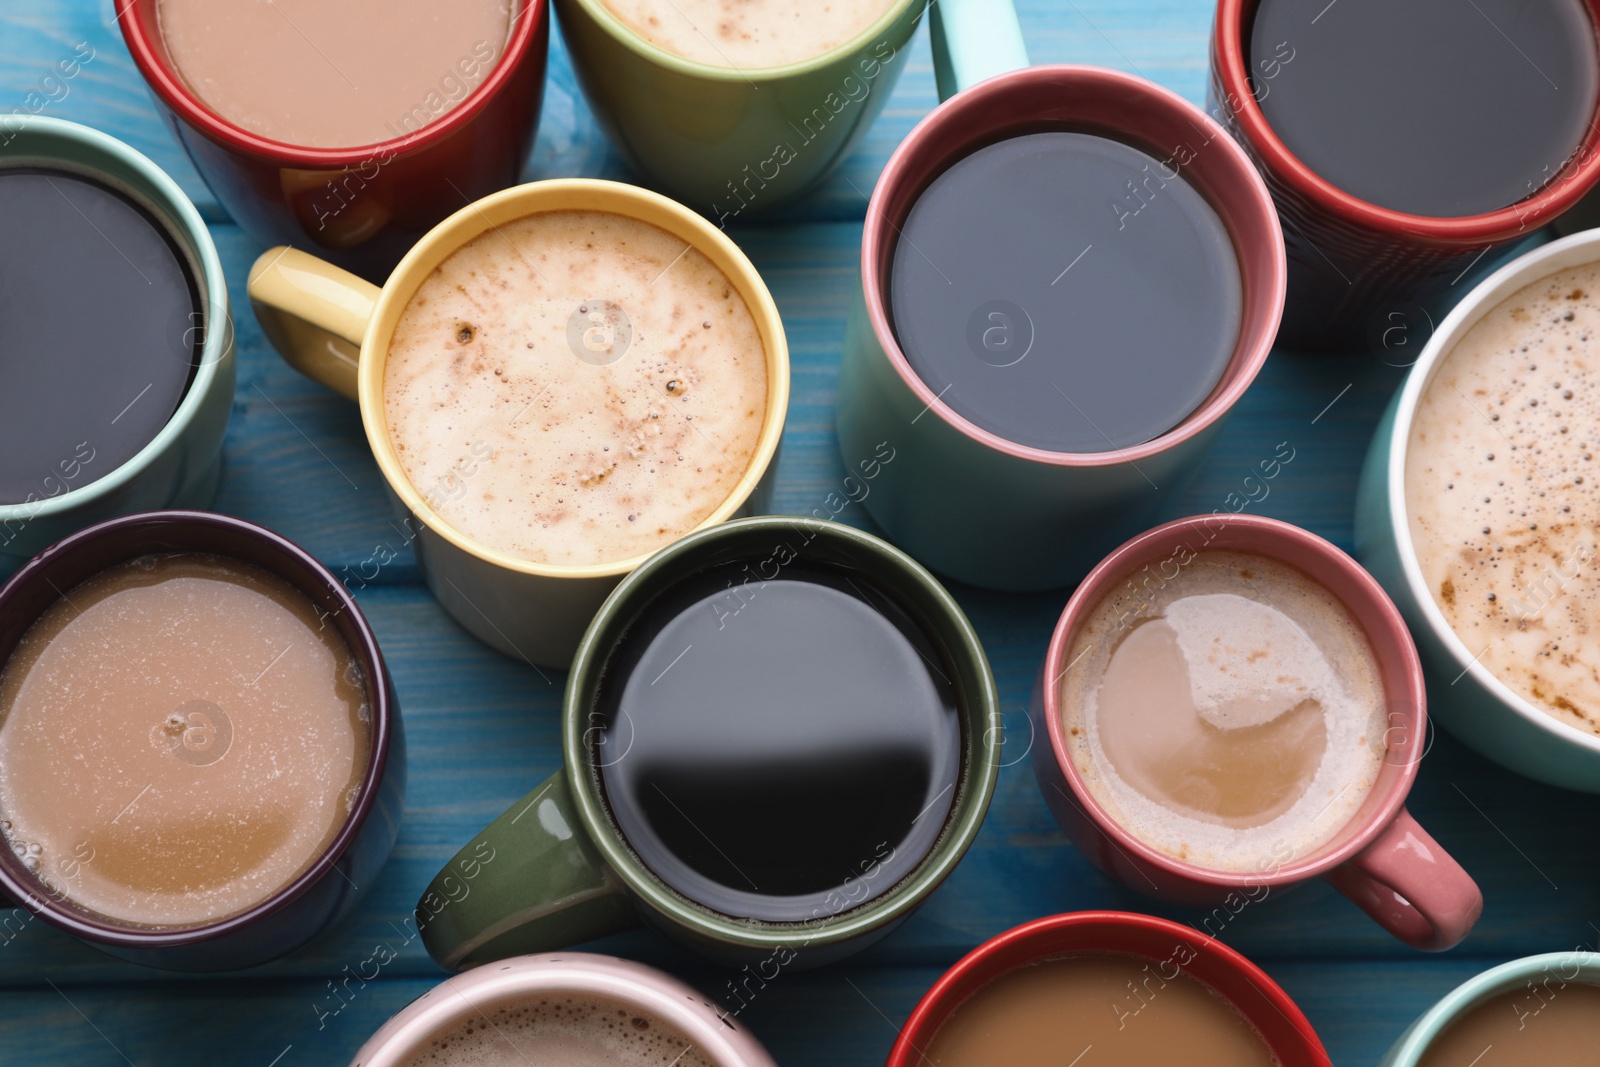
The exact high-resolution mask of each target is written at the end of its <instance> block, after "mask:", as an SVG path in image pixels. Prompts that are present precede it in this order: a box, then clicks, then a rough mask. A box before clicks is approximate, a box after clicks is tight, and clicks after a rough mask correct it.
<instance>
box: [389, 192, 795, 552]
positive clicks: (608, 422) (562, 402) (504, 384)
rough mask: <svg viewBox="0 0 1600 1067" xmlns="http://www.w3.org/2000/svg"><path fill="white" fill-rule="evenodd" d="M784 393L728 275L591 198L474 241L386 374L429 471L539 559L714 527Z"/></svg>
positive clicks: (433, 286)
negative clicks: (707, 524) (588, 203)
mask: <svg viewBox="0 0 1600 1067" xmlns="http://www.w3.org/2000/svg"><path fill="white" fill-rule="evenodd" d="M766 393H767V363H766V357H765V354H764V348H763V345H762V340H761V335H760V333H759V331H758V330H757V328H756V322H755V318H754V317H753V316H752V315H751V313H750V309H749V308H748V307H747V306H746V305H745V302H744V300H743V298H742V297H741V296H740V295H739V293H738V291H737V290H736V289H735V288H734V285H733V283H732V282H730V281H729V280H728V278H727V276H725V275H724V274H723V273H722V271H721V270H719V269H718V268H717V266H716V265H715V264H714V263H712V262H711V261H710V260H709V259H707V258H706V256H705V255H703V254H702V253H701V252H700V251H699V250H698V249H695V248H692V247H688V246H686V244H685V242H684V241H683V240H681V239H680V238H678V237H675V236H673V235H672V234H669V233H667V232H666V231H665V230H663V229H660V228H659V227H656V226H654V225H651V224H650V223H647V222H642V221H640V220H637V219H632V218H627V217H625V216H622V215H614V214H609V213H604V212H591V211H551V212H545V213H542V214H536V215H529V216H527V217H526V218H522V219H518V220H516V221H515V222H511V223H508V224H506V225H503V226H499V227H496V228H494V229H491V230H489V231H487V232H485V233H483V234H482V235H480V236H478V237H476V238H474V239H473V240H472V241H470V242H468V243H467V244H465V245H463V246H462V247H461V248H460V249H458V250H457V251H456V252H455V253H454V254H452V255H451V256H450V257H449V258H448V259H446V260H445V261H444V262H443V263H441V264H440V265H439V267H438V268H437V269H435V270H434V272H433V274H432V275H430V276H429V277H428V279H427V280H426V281H424V282H423V284H422V285H421V286H420V287H418V289H417V291H416V293H415V294H414V295H413V296H412V298H411V302H410V303H409V304H408V305H407V307H406V309H405V311H404V312H403V313H402V314H401V316H400V319H399V321H398V323H397V324H396V326H395V330H394V337H393V339H392V341H391V342H390V347H389V359H388V365H387V367H386V368H385V371H384V412H385V415H386V417H387V419H388V430H389V437H390V439H391V440H392V441H393V442H394V445H395V449H396V451H397V453H398V455H399V458H400V464H401V466H402V467H403V468H404V469H405V473H406V477H407V478H409V479H410V481H411V484H412V485H413V486H415V487H416V489H417V490H418V492H420V493H421V494H422V496H423V497H424V499H426V500H427V501H428V503H429V505H430V506H431V507H433V509H434V510H435V511H437V512H438V513H439V515H440V516H441V517H443V519H444V520H445V521H446V522H448V523H449V524H450V525H451V526H452V527H454V528H455V529H457V530H458V531H460V532H461V533H463V534H465V535H466V536H468V537H470V538H471V539H473V540H474V541H477V542H478V543H480V544H483V545H486V546H487V547H489V548H491V549H494V550H496V551H499V552H503V553H505V554H507V555H510V556H515V557H517V558H518V559H523V560H527V561H529V562H533V563H553V564H602V563H616V562H620V561H622V560H626V559H632V558H633V557H635V556H640V555H644V554H647V553H649V552H653V551H655V550H656V549H658V548H660V547H662V546H663V545H666V544H668V543H669V542H671V541H674V540H676V539H677V538H679V537H681V536H683V535H684V534H686V533H688V532H689V531H690V530H693V529H694V528H695V527H696V526H699V525H700V524H701V523H702V522H704V521H705V520H706V518H707V517H708V516H710V515H711V513H712V512H713V511H715V510H716V508H717V507H718V506H719V505H720V504H722V502H723V501H724V500H726V499H727V498H728V497H729V495H731V494H732V493H733V491H734V489H735V487H736V486H737V485H738V483H739V480H740V478H741V477H742V476H743V475H744V473H745V471H746V470H747V469H748V468H749V467H750V463H751V460H752V457H753V456H754V455H755V451H756V445H757V442H758V440H759V438H760V435H761V427H762V423H763V421H764V420H765V418H766Z"/></svg>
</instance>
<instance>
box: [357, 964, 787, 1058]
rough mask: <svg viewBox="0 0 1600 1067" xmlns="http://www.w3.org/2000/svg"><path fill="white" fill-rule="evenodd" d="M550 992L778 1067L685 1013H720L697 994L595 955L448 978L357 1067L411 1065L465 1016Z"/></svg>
mask: <svg viewBox="0 0 1600 1067" xmlns="http://www.w3.org/2000/svg"><path fill="white" fill-rule="evenodd" d="M508 971H509V972H510V973H509V974H508V973H506V972H508ZM446 991H448V992H450V993H453V994H455V997H456V998H457V999H456V1002H455V1003H452V1002H451V1001H449V1000H447V999H446V998H445V997H443V996H440V997H438V998H437V999H435V997H434V994H436V993H444V992H446ZM552 992H560V993H573V994H576V995H578V996H592V997H594V998H595V999H597V1000H602V999H603V1000H609V1001H613V1002H620V1003H623V1004H626V1005H628V1006H630V1007H633V1008H636V1009H638V1010H640V1011H643V1012H647V1013H649V1014H651V1015H654V1016H656V1017H657V1018H658V1019H660V1020H662V1021H663V1022H666V1023H668V1024H670V1025H672V1026H674V1027H676V1028H677V1029H678V1030H679V1032H680V1033H684V1036H686V1037H688V1038H690V1039H691V1040H692V1041H694V1044H695V1045H696V1046H697V1047H698V1048H700V1050H701V1051H702V1052H707V1053H710V1054H711V1058H712V1059H714V1060H715V1061H716V1062H717V1063H718V1064H719V1065H720V1067H773V1063H772V1061H771V1059H770V1058H769V1057H767V1056H766V1054H765V1051H764V1050H763V1049H761V1046H760V1044H759V1043H758V1042H757V1041H756V1039H755V1038H754V1036H753V1035H752V1034H751V1033H750V1032H749V1031H748V1030H741V1029H740V1028H739V1027H738V1026H737V1025H736V1024H735V1023H734V1022H733V1021H726V1022H724V1020H718V1021H717V1022H716V1023H715V1024H713V1023H712V1022H710V1021H709V1020H708V1019H707V1018H706V1017H705V1016H704V1015H703V1014H702V1013H700V1012H699V1011H696V1010H695V1009H694V1008H692V1007H690V1008H686V1007H685V1006H684V1001H688V1002H689V1003H690V1004H699V1005H700V1006H702V1007H704V1008H708V1009H712V1010H715V1009H714V1008H713V1005H712V1004H711V1002H710V1001H709V1000H707V999H706V998H705V997H704V996H703V995H702V994H700V993H699V992H698V991H697V990H695V989H694V988H693V987H692V986H690V985H688V984H686V983H684V982H682V981H680V980H679V979H677V978H675V977H673V976H672V975H669V974H666V973H665V972H663V971H658V970H656V969H655V968H654V967H650V966H647V965H646V964H643V963H636V962H634V961H632V960H624V959H619V958H617V957H615V956H603V955H598V954H595V953H590V952H552V953H544V954H540V955H530V956H512V957H510V958H509V959H505V960H499V961H496V962H493V963H486V964H483V965H481V966H478V967H474V968H472V969H471V970H469V971H464V972H462V973H461V974H457V975H453V976H451V977H449V978H446V979H445V980H444V981H442V982H440V983H439V984H438V985H435V986H433V987H431V988H430V989H429V990H428V991H427V992H425V993H423V994H422V995H421V996H419V997H417V998H416V999H415V1000H413V1001H412V1002H411V1003H409V1004H407V1005H406V1006H405V1007H403V1008H401V1009H400V1010H399V1011H397V1012H395V1013H394V1014H393V1015H391V1016H390V1017H389V1019H388V1021H387V1022H385V1023H384V1024H383V1026H381V1027H380V1028H379V1029H378V1030H377V1031H376V1032H375V1033H373V1034H372V1036H371V1037H369V1038H368V1039H367V1040H366V1042H365V1043H364V1044H363V1045H362V1046H361V1048H360V1049H359V1050H358V1051H357V1052H356V1054H355V1056H354V1057H353V1058H352V1060H351V1064H352V1067H400V1065H402V1064H406V1063H410V1062H411V1057H412V1056H414V1055H415V1053H416V1051H417V1048H418V1046H420V1045H421V1044H422V1042H424V1041H426V1040H427V1039H429V1038H430V1037H432V1036H434V1035H435V1034H437V1033H439V1032H440V1031H441V1030H444V1029H446V1028H448V1027H450V1026H452V1025H455V1024H456V1023H457V1022H458V1021H459V1020H460V1019H461V1018H462V1016H463V1015H464V1014H465V1013H466V1012H467V1011H473V1010H477V1011H480V1012H481V1010H482V1007H483V1006H485V1005H488V1004H491V1003H498V1002H500V1001H502V1000H507V999H511V998H517V997H524V996H537V995H539V994H541V993H552ZM469 994H470V999H469ZM758 1053H759V1054H758Z"/></svg>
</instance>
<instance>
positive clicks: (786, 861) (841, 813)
mask: <svg viewBox="0 0 1600 1067" xmlns="http://www.w3.org/2000/svg"><path fill="white" fill-rule="evenodd" d="M751 578H752V574H751V573H750V572H749V571H748V570H743V569H738V570H736V569H734V568H733V567H728V568H723V569H717V570H712V571H709V572H707V573H705V574H702V575H700V576H698V577H696V578H694V579H691V580H689V581H687V582H685V583H684V584H683V585H681V586H680V587H678V588H676V589H674V590H673V591H671V592H669V593H668V594H667V595H666V596H664V597H663V598H662V599H661V600H659V601H657V602H656V603H655V604H654V605H652V606H651V607H650V608H649V609H648V610H647V612H646V613H645V615H644V617H643V618H641V619H640V620H638V621H637V622H636V623H635V624H634V626H633V627H632V628H631V629H630V631H629V632H628V634H627V635H626V637H625V638H624V639H623V641H622V642H621V644H620V645H619V647H618V649H617V650H616V652H615V653H614V654H613V658H612V660H611V662H610V663H609V664H608V665H607V668H606V675H605V679H604V681H603V683H602V686H601V690H600V694H599V697H598V700H597V704H596V708H595V716H596V720H597V726H598V727H599V728H598V729H596V730H593V731H591V736H590V740H591V743H592V745H593V748H592V755H593V758H594V760H595V762H596V764H597V765H598V766H599V767H600V780H601V786H602V788H603V790H604V793H605V798H606V804H607V806H608V807H609V808H610V810H611V814H612V817H613V818H614V819H615V821H616V824H617V827H618V829H619V830H621V832H622V835H623V836H624V837H625V838H626V839H627V840H628V843H629V844H630V845H631V846H632V848H633V849H634V851H635V852H636V853H637V854H638V856H639V857H640V859H642V860H643V861H644V864H645V866H647V867H649V868H650V869H651V870H652V871H654V872H655V873H656V874H657V875H658V876H659V877H660V878H661V879H662V880H663V881H664V882H666V883H667V884H668V885H670V886H672V887H673V888H674V889H676V890H678V891H679V892H680V893H682V894H683V895H684V896H686V897H688V898H690V899H691V900H694V901H697V902H698V903H700V904H702V905H704V906H706V907H708V908H711V909H713V910H715V911H719V912H722V913H724V914H727V915H732V916H735V917H738V918H750V919H764V920H769V921H792V920H801V919H808V918H813V917H818V918H821V917H827V916H831V915H834V914H837V913H839V912H841V911H844V910H848V909H849V908H851V907H854V906H855V905H857V904H860V903H861V902H863V901H866V900H870V899H872V898H874V897H877V896H880V895H882V894H883V893H884V892H886V891H887V890H889V889H890V888H891V887H893V886H894V884H895V883H896V882H898V881H900V880H901V879H902V878H904V877H905V876H906V875H907V874H909V873H910V872H911V871H912V869H913V868H915V867H916V866H917V864H918V863H919V862H921V860H922V859H923V858H924V857H925V856H926V855H927V853H928V851H929V850H930V849H931V848H932V846H933V844H934V841H935V840H936V839H937V838H938V836H939V833H940V831H941V830H942V828H943V826H944V821H945V816H946V815H947V814H948V813H949V811H950V808H951V804H952V802H953V800H954V796H955V787H956V779H957V777H958V775H959V773H960V766H961V722H960V715H959V712H958V710H957V698H956V693H955V689H954V686H953V684H952V682H951V681H950V679H952V678H953V677H954V675H953V672H952V671H951V669H950V668H949V667H948V666H946V662H945V660H944V658H943V656H942V655H941V654H940V652H939V649H938V647H937V646H936V645H935V644H934V643H933V642H932V641H931V640H930V639H929V638H928V637H927V635H926V634H925V633H924V632H923V631H922V630H921V628H920V627H919V626H918V625H917V624H916V623H915V622H914V621H913V620H912V619H911V618H910V617H909V616H908V615H907V614H906V613H905V612H904V611H903V610H901V608H899V607H898V606H897V605H896V604H895V603H894V602H893V601H892V600H890V599H889V597H887V596H886V595H885V594H884V593H883V592H881V591H880V590H878V589H877V588H875V587H874V586H872V585H870V584H869V583H868V582H867V581H866V579H864V578H862V577H861V576H860V575H859V574H853V573H849V572H846V571H842V570H837V571H836V570H832V569H825V568H823V567H820V566H817V565H812V564H809V563H806V562H804V561H795V562H790V563H788V565H787V566H784V567H783V568H782V569H781V572H780V573H779V576H778V577H777V578H775V579H773V580H770V581H761V580H759V579H757V580H749V579H751Z"/></svg>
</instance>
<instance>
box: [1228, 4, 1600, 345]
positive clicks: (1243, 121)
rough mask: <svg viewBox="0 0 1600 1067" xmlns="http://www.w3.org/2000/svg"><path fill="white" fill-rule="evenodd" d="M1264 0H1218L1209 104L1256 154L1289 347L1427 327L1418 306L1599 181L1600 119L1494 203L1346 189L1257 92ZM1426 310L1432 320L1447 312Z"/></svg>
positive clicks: (1363, 341)
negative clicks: (1423, 204)
mask: <svg viewBox="0 0 1600 1067" xmlns="http://www.w3.org/2000/svg"><path fill="white" fill-rule="evenodd" d="M1259 3H1260V0H1218V3H1217V19H1216V23H1215V25H1214V26H1213V28H1212V34H1211V84H1210V88H1209V92H1208V94H1207V101H1206V105H1207V110H1208V111H1209V112H1210V114H1211V117H1212V118H1214V119H1216V120H1217V121H1218V122H1220V123H1222V124H1223V125H1224V126H1226V127H1227V128H1228V132H1230V133H1232V134H1233V135H1234V137H1235V138H1236V139H1237V140H1238V142H1239V143H1240V144H1241V145H1242V146H1244V150H1245V151H1246V152H1247V153H1248V154H1249V155H1250V157H1251V158H1252V159H1253V160H1254V161H1255V164H1256V167H1257V169H1259V170H1260V171H1261V176H1262V177H1263V178H1265V179H1266V183H1267V187H1268V188H1269V189H1271V190H1272V199H1273V201H1274V202H1275V203H1276V204H1277V206H1278V215H1279V217H1280V218H1281V219H1282V221H1283V237H1284V243H1285V244H1286V246H1287V251H1288V257H1289V298H1288V303H1287V304H1286V305H1285V308H1284V313H1283V324H1282V326H1281V327H1280V329H1279V331H1278V340H1279V342H1280V343H1281V344H1282V345H1283V346H1284V347H1285V348H1289V349H1293V350H1303V351H1328V350H1340V351H1351V350H1355V349H1357V348H1359V349H1361V350H1366V349H1367V348H1369V347H1381V346H1382V345H1384V344H1385V343H1386V341H1387V340H1388V339H1387V337H1386V335H1385V333H1384V331H1385V329H1389V328H1393V324H1398V326H1399V328H1401V329H1405V328H1407V327H1412V328H1423V327H1425V328H1426V329H1427V330H1428V332H1430V333H1431V331H1432V327H1431V324H1424V323H1421V322H1416V321H1411V320H1412V317H1413V316H1414V315H1415V313H1416V312H1415V309H1418V308H1421V309H1424V310H1426V309H1427V308H1429V307H1430V306H1431V307H1433V308H1434V309H1435V311H1441V312H1442V311H1448V308H1447V307H1442V306H1441V304H1442V301H1441V299H1440V298H1441V296H1442V295H1443V294H1445V293H1447V292H1448V291H1449V290H1450V289H1451V288H1452V282H1453V280H1454V279H1456V278H1459V277H1460V276H1461V275H1462V274H1463V273H1465V272H1466V271H1468V270H1470V269H1472V267H1473V266H1474V265H1475V264H1476V263H1477V262H1478V260H1479V257H1486V255H1487V254H1488V253H1491V252H1492V251H1493V250H1494V249H1495V248H1497V247H1502V246H1507V245H1509V244H1510V243H1511V242H1513V241H1515V240H1517V239H1519V238H1524V237H1528V236H1530V235H1531V234H1533V232H1534V231H1535V230H1537V229H1539V228H1540V227H1542V226H1544V225H1546V224H1547V223H1550V222H1553V221H1555V220H1556V219H1557V218H1558V217H1560V216H1561V215H1562V214H1563V213H1564V212H1566V211H1567V210H1568V209H1569V208H1571V207H1572V206H1573V205H1574V204H1576V203H1577V202H1578V201H1579V200H1580V199H1582V197H1583V195H1584V194H1585V193H1587V192H1588V191H1589V190H1590V189H1591V188H1593V187H1594V186H1595V184H1596V182H1600V122H1593V121H1592V122H1590V124H1589V128H1588V131H1587V133H1586V134H1585V136H1584V141H1583V143H1582V144H1581V145H1579V146H1578V148H1577V150H1576V151H1574V152H1573V153H1572V154H1571V155H1570V156H1568V157H1567V160H1566V162H1565V164H1564V165H1563V166H1562V168H1561V170H1560V171H1558V172H1557V173H1556V175H1555V177H1553V178H1552V179H1550V181H1549V182H1547V183H1546V184H1545V186H1544V187H1543V188H1542V189H1540V190H1539V191H1538V192H1536V193H1535V194H1533V195H1532V196H1530V197H1527V198H1526V199H1524V200H1521V201H1518V202H1517V203H1515V204H1512V205H1510V206H1508V207H1504V208H1501V209H1499V210H1498V211H1490V212H1487V213H1485V214H1481V215H1469V216H1461V217H1456V218H1432V217H1428V216H1424V215H1411V214H1407V213H1405V212H1401V211H1391V210H1390V209H1388V208H1384V207H1379V206H1378V205H1376V204H1373V203H1369V202H1368V201H1365V200H1362V199H1360V198H1358V197H1355V196H1352V195H1350V194H1349V193H1347V192H1344V191H1343V190H1342V189H1339V188H1338V187H1337V186H1335V185H1333V184H1332V183H1331V182H1329V181H1327V180H1326V179H1325V178H1323V177H1321V176H1320V175H1318V174H1317V173H1316V172H1315V171H1313V170H1312V169H1311V168H1310V167H1308V166H1306V164H1305V163H1303V162H1301V161H1300V159H1299V158H1297V157H1296V156H1295V155H1294V153H1292V152H1290V151H1289V148H1288V146H1286V145H1285V144H1284V143H1283V141H1282V140H1281V139H1280V138H1279V137H1278V135H1277V134H1276V133H1274V132H1273V130H1272V127H1271V126H1270V125H1269V124H1268V122H1267V119H1266V116H1265V115H1264V114H1263V113H1262V110H1261V106H1260V104H1259V103H1258V102H1257V97H1256V96H1255V95H1254V92H1253V91H1252V88H1251V81H1250V47H1249V35H1250V27H1251V23H1252V19H1253V17H1254V15H1255V10H1256V7H1257V5H1258V4H1259ZM1588 7H1589V12H1590V16H1591V19H1592V20H1594V21H1595V23H1596V25H1600V0H1588ZM1467 10H1468V14H1469V15H1470V14H1471V12H1470V9H1467ZM1596 47H1597V48H1600V43H1597V46H1596ZM1484 262H1486V263H1487V258H1485V260H1484ZM1460 291H1461V292H1463V293H1464V292H1465V291H1466V289H1465V288H1462V289H1461V290H1460ZM1428 314H1429V315H1431V316H1432V320H1433V321H1434V322H1437V321H1438V319H1439V318H1440V317H1442V316H1441V315H1440V314H1435V313H1434V312H1433V311H1429V312H1428ZM1396 316H1398V318H1397V317H1396ZM1424 339H1426V338H1425V336H1424Z"/></svg>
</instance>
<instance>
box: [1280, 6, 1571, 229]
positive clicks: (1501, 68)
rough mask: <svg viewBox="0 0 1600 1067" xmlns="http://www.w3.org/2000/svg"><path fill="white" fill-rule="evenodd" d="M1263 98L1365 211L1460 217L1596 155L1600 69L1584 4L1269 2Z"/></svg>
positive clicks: (1510, 198)
mask: <svg viewBox="0 0 1600 1067" xmlns="http://www.w3.org/2000/svg"><path fill="white" fill-rule="evenodd" d="M1249 52H1250V63H1251V68H1250V69H1251V76H1252V78H1253V79H1254V82H1255V90H1254V91H1255V95H1256V97H1257V98H1258V99H1259V100H1260V103H1261V109H1262V111H1263V112H1264V113H1265V114H1266V117H1267V121H1268V122H1269V123H1271V125H1272V129H1273V131H1274V132H1276V133H1277V135H1278V136H1279V137H1280V138H1281V139H1282V140H1283V143H1284V144H1285V145H1287V146H1288V148H1289V150H1290V151H1291V152H1293V153H1294V154H1295V155H1296V156H1298V157H1299V158H1300V160H1301V161H1302V162H1303V163H1305V164H1306V166H1308V167H1310V168H1311V169H1312V170H1313V171H1315V172H1316V173H1317V174H1319V175H1321V176H1322V177H1323V178H1325V179H1326V180H1328V181H1329V182H1331V183H1332V184H1334V185H1336V186H1338V187H1339V188H1340V189H1343V190H1344V191H1345V192H1347V193H1350V194H1351V195H1353V196H1357V197H1360V198H1361V199H1362V200H1366V201H1368V202H1369V203H1373V204H1377V205H1379V206H1380V207H1386V208H1389V209H1391V210H1394V211H1404V212H1407V213H1409V214H1413V215H1430V216H1434V217H1440V218H1449V217H1454V216H1461V215H1477V214H1482V213H1483V212H1486V211H1494V210H1497V209H1499V208H1503V207H1507V206H1509V205H1511V204H1514V203H1516V202H1517V201H1519V200H1522V199H1525V198H1526V197H1528V196H1529V195H1530V194H1532V193H1534V192H1535V191H1537V190H1538V189H1539V188H1540V187H1541V186H1542V185H1544V184H1545V182H1547V181H1548V180H1549V179H1550V178H1551V177H1552V176H1553V175H1554V174H1555V173H1556V172H1557V171H1559V170H1560V169H1561V166H1562V163H1563V162H1564V161H1565V160H1566V159H1567V157H1568V156H1570V155H1572V154H1573V152H1574V151H1575V150H1576V149H1577V148H1578V146H1579V145H1580V144H1581V143H1582V142H1583V138H1584V134H1585V132H1586V131H1587V130H1588V128H1589V124H1590V122H1591V121H1592V120H1593V117H1594V112H1595V99H1596V87H1597V84H1600V72H1597V67H1600V60H1597V59H1596V51H1595V33H1594V28H1593V26H1592V25H1591V23H1590V21H1589V16H1588V14H1587V13H1586V11H1585V9H1584V5H1583V3H1582V0H1337V2H1336V3H1332V4H1330V3H1328V0H1261V6H1260V7H1259V8H1258V9H1257V11H1256V14H1255V21H1254V23H1253V25H1252V26H1251V29H1250V34H1249Z"/></svg>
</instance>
